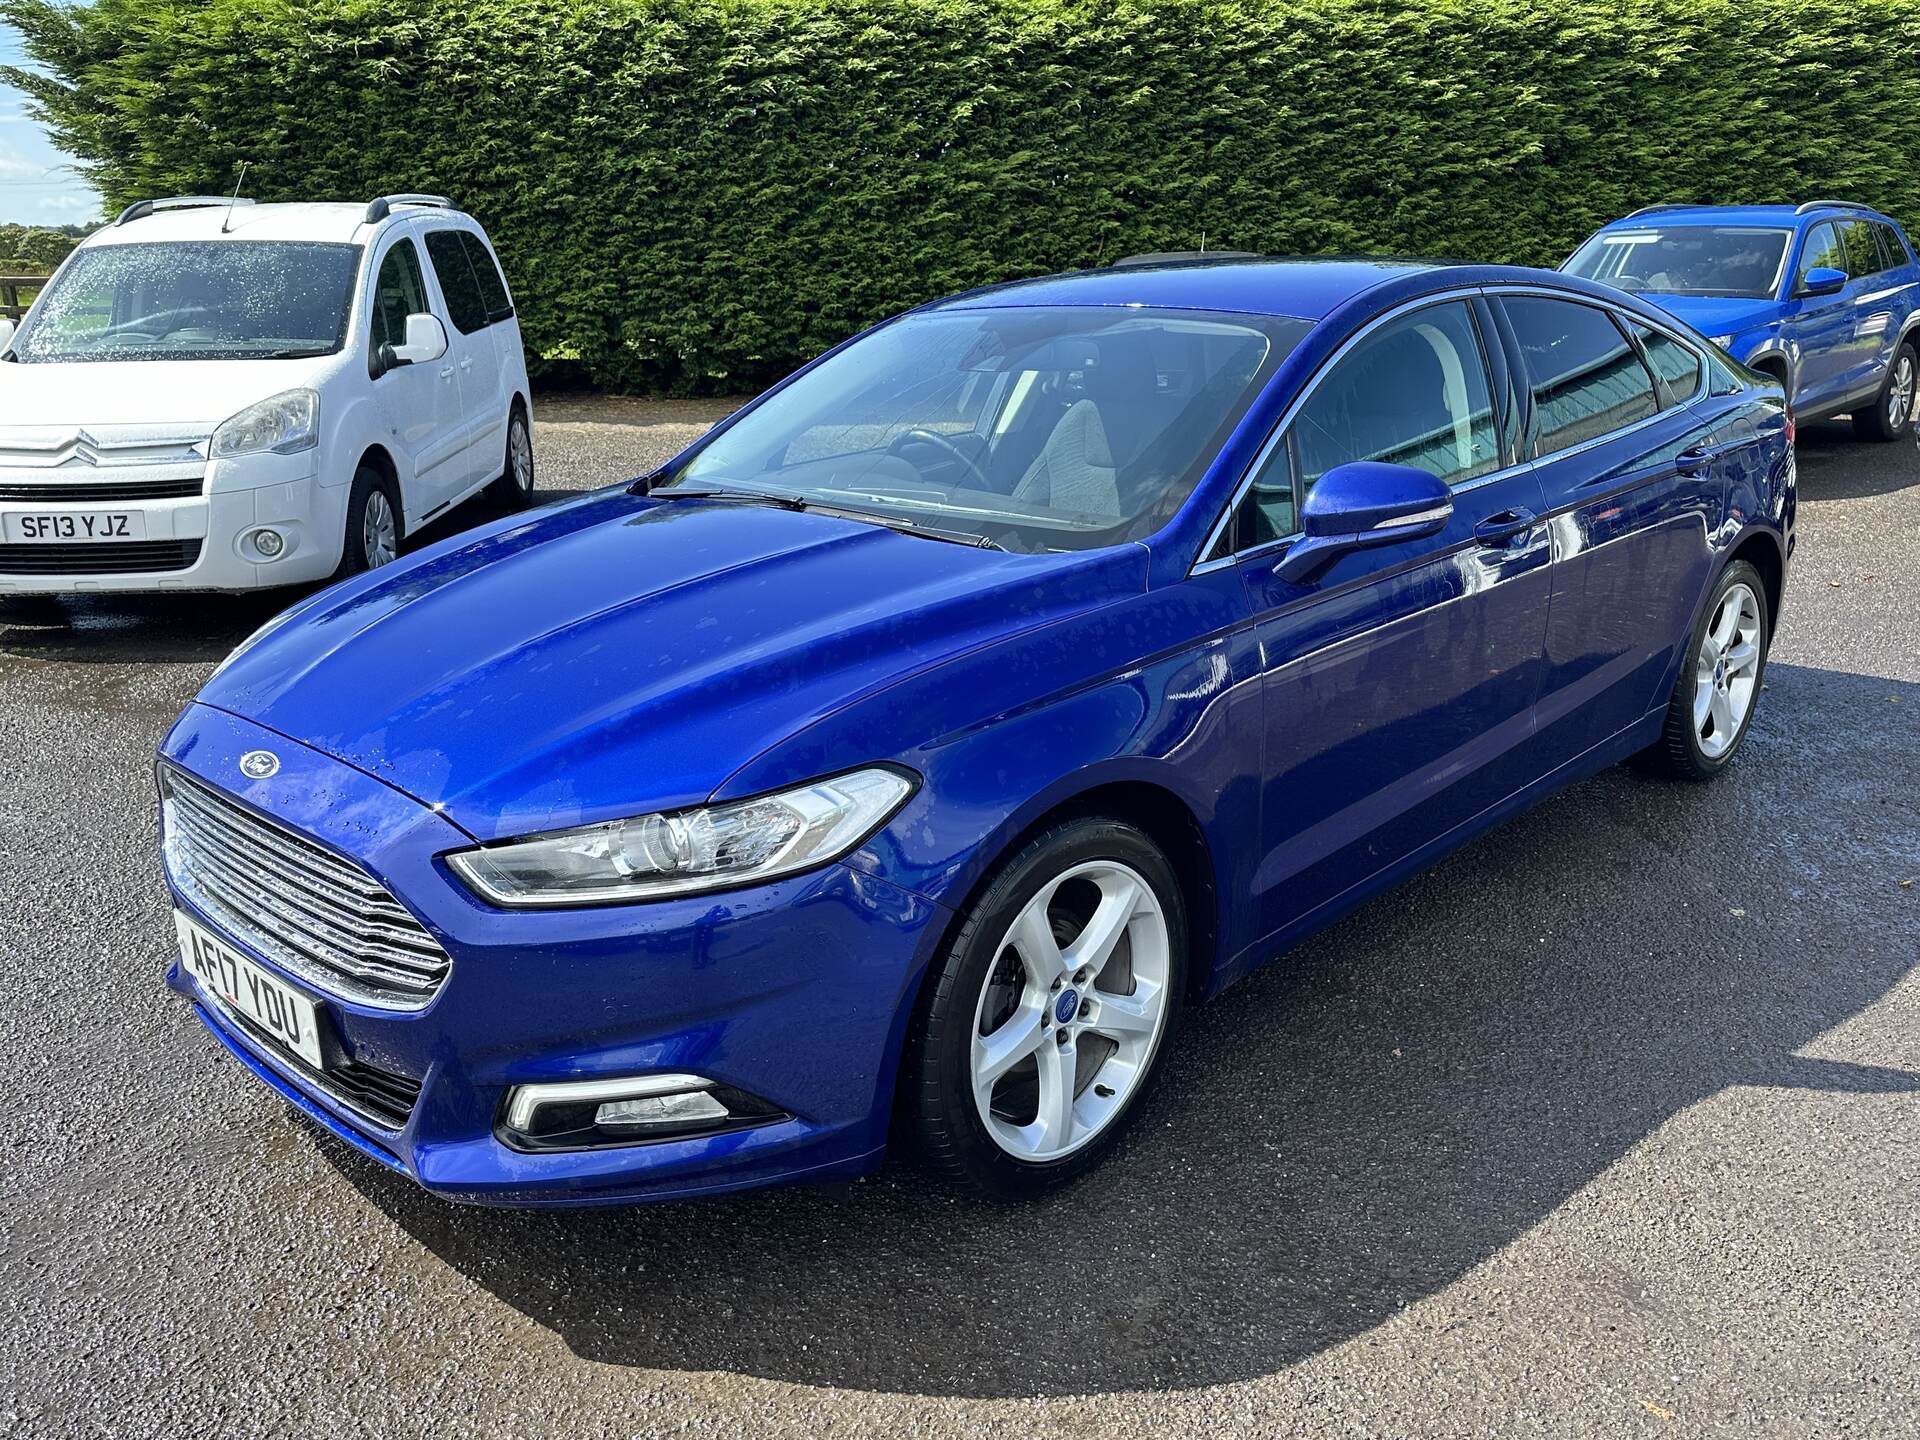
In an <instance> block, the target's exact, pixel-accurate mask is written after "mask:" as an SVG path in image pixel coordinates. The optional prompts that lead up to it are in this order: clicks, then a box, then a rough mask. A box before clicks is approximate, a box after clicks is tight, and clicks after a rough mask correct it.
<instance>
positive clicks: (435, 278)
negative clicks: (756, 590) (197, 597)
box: [0, 195, 533, 603]
mask: <svg viewBox="0 0 1920 1440" xmlns="http://www.w3.org/2000/svg"><path fill="white" fill-rule="evenodd" d="M529 413H530V412H529V408H528V389H527V366H526V357H525V355H524V354H523V353H522V351H521V345H520V326H519V322H518V321H517V320H516V319H515V317H514V308H513V299H512V296H511V294H510V292H509V291H508V289H507V283H506V280H505V278H504V277H503V276H502V275H501V273H500V267H499V263H498V261H497V260H496V259H495V258H494V254H493V249H492V246H491V245H490V244H489V243H488V241H487V237H486V235H485V234H484V233H483V232H482V231H481V229H480V226H479V225H478V224H476V223H475V222H474V220H473V219H472V218H471V217H469V216H467V215H464V214H462V213H461V212H460V211H458V210H456V209H455V208H453V206H452V204H451V202H449V201H447V200H445V199H443V198H441V197H439V196H432V195H388V196H384V197H382V198H381V199H378V200H375V201H373V202H372V203H371V204H364V205H362V204H352V205H343V204H323V205H254V204H249V203H248V202H246V201H244V200H242V201H239V202H233V201H229V200H227V199H226V198H224V197H206V196H181V197H179V198H176V199H171V200H143V201H141V202H139V203H138V204H135V205H131V206H129V207H127V209H126V210H125V211H123V212H122V213H121V215H120V217H119V218H118V219H117V220H115V221H114V222H113V224H111V225H109V226H106V227H104V228H102V229H100V230H98V231H96V232H95V233H94V234H92V235H90V236H88V237H87V239H86V240H85V241H84V242H83V243H82V244H81V245H80V246H79V247H78V248H77V249H76V250H75V251H74V252H73V254H72V255H70V256H69V257H68V258H67V260H66V262H65V263H64V264H63V265H61V267H60V269H59V271H58V272H57V273H56V274H55V275H54V276H53V278H52V279H51V280H49V281H48V282H47V285H46V288H45V289H44V290H42V291H41V292H40V295H39V296H38V298H37V299H36V300H35V301H34V303H33V306H32V308H31V309H29V310H28V312H27V314H26V317H25V319H23V320H22V321H21V322H20V326H19V328H18V330H15V329H14V327H13V326H12V325H11V324H10V323H9V322H6V321H0V603H4V602H5V601H6V600H7V599H8V598H9V597H16V596H26V595H48V594H60V593H69V594H70V593H75V592H95V591H129V590H144V591H165V590H250V589H255V588H259V587H265V586H273V585H286V584H293V583H298V582H302V581H312V580H320V579H324V578H326V577H328V576H330V575H336V574H349V573H352V572H354V571H358V570H365V569H370V568H372V567H373V566H376V565H382V564H385V563H386V562H387V561H389V560H391V559H393V558H394V556H395V554H396V553H398V550H399V546H400V542H401V541H402V539H403V538H404V537H405V536H406V534H407V533H408V532H409V531H411V530H413V529H414V528H416V527H417V526H419V525H420V524H421V523H422V522H424V521H427V520H431V519H433V517H435V516H436V515H438V514H440V513H441V512H442V511H445V510H448V509H451V508H452V507H453V506H455V505H458V504H459V503H460V502H461V501H462V500H465V499H466V498H467V497H468V496H470V495H473V494H475V493H476V492H478V491H481V490H484V489H488V488H489V487H493V488H494V490H495V491H496V492H497V493H498V494H499V495H500V497H501V498H502V499H503V500H505V501H507V502H508V503H518V504H523V503H525V502H526V500H527V498H528V497H529V496H530V495H531V494H532V491H533V443H532V431H531V429H530V425H529Z"/></svg>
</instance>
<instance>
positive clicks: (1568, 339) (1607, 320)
mask: <svg viewBox="0 0 1920 1440" xmlns="http://www.w3.org/2000/svg"><path fill="white" fill-rule="evenodd" d="M1503 303H1504V304H1505V305H1506V308H1507V318H1508V319H1509V320H1511V321H1512V322H1513V331H1514V335H1515V337H1516V338H1517V339H1518V340H1519V342H1520V353H1521V355H1522V357H1523V358H1524V359H1525V361H1526V367H1527V377H1528V382H1529V383H1530V384H1531V386H1532V387H1533V415H1534V442H1533V453H1534V454H1535V455H1536V456H1538V455H1550V454H1552V453H1553V452H1554V451H1556V450H1565V449H1567V448H1568V447H1569V446H1572V445H1579V444H1582V443H1584V442H1585V441H1588V440H1592V439H1595V438H1596V437H1598V436H1601V435H1605V434H1607V433H1608V432H1609V431H1612V430H1618V429H1619V428H1620V427H1621V426H1623V425H1631V424H1633V423H1634V422H1635V421H1636V420H1644V419H1646V418H1647V417H1648V416H1649V415H1653V414H1656V413H1658V411H1659V409H1660V406H1659V402H1658V401H1656V400H1655V399H1654V396H1653V377H1652V376H1651V375H1649V374H1648V373H1647V367H1646V366H1645V365H1643V364H1641V363H1640V357H1639V355H1638V354H1636V353H1635V351H1634V349H1633V347H1632V346H1631V345H1629V344H1628V343H1627V337H1626V335H1625V334H1623V333H1622V332H1621V329H1620V327H1619V326H1618V325H1616V324H1615V323H1614V322H1613V317H1612V316H1611V315H1609V314H1608V313H1607V312H1606V311H1604V310H1600V309H1596V308H1595V307H1594V306H1591V305H1580V304H1576V303H1574V302H1573V301H1570V300H1546V299H1542V298H1540V297H1538V296H1533V295H1509V296H1507V297H1506V298H1505V300H1504V302H1503Z"/></svg>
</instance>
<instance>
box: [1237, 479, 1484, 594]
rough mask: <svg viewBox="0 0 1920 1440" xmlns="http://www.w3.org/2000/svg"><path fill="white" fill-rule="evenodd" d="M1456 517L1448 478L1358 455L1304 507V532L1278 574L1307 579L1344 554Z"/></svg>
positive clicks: (1432, 529)
mask: <svg viewBox="0 0 1920 1440" xmlns="http://www.w3.org/2000/svg"><path fill="white" fill-rule="evenodd" d="M1452 518H1453V492H1452V491H1451V490H1449V489H1448V488H1447V482H1446V481H1444V480H1442V479H1440V478H1438V477H1437V476H1434V475H1429V474H1428V473H1427V472H1426V471H1424V470H1419V469H1416V468H1415V467H1413V466H1411V465H1387V464H1382V463H1381V462H1380V461H1377V460H1355V461H1352V462H1351V463H1349V464H1346V465H1336V466H1334V467H1333V469H1331V470H1329V471H1327V473H1326V474H1324V475H1322V476H1321V477H1320V479H1319V482H1318V483H1317V484H1315V485H1314V487H1313V489H1311V490H1309V491H1308V492H1307V499H1306V503H1305V504H1303V505H1302V506H1301V507H1300V529H1301V531H1302V532H1303V538H1301V539H1299V540H1296V541H1294V542H1293V548H1292V549H1290V550H1289V551H1287V553H1286V554H1285V555H1284V556H1283V557H1282V558H1281V561H1280V563H1279V564H1278V565H1276V566H1275V567H1274V574H1275V575H1277V576H1278V577H1279V578H1280V579H1282V580H1285V581H1287V582H1288V583H1290V584H1294V585H1304V584H1306V583H1307V582H1308V581H1309V580H1311V579H1313V577H1314V576H1316V575H1318V574H1319V573H1320V572H1321V571H1322V570H1324V569H1326V568H1327V566H1329V565H1331V564H1332V563H1333V562H1334V561H1335V560H1338V559H1339V558H1340V557H1341V556H1342V555H1345V554H1347V553H1349V552H1350V551H1354V550H1371V549H1373V548H1374V547H1376V546H1380V545H1397V544H1399V543H1400V542H1401V541H1403V540H1418V539H1420V538H1421V537H1422V536H1425V535H1437V534H1439V533H1440V531H1442V530H1444V529H1445V528H1446V525H1447V522H1448V521H1449V520H1451V519H1452Z"/></svg>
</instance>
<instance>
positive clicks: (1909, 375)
mask: <svg viewBox="0 0 1920 1440" xmlns="http://www.w3.org/2000/svg"><path fill="white" fill-rule="evenodd" d="M1916 383H1920V359H1916V358H1915V356H1914V349H1913V342H1912V341H1908V340H1903V341H1901V342H1900V348H1899V349H1898V350H1896V351H1894V352H1893V363H1892V364H1891V365H1889V366H1887V379H1886V383H1885V384H1884V385H1882V386H1881V387H1880V396H1879V398H1878V399H1877V400H1875V401H1874V403H1873V405H1872V407H1871V408H1869V409H1865V410H1860V411H1857V412H1855V414H1854V417H1853V428H1854V433H1856V434H1857V435H1859V436H1860V438H1861V439H1863V440H1898V439H1900V438H1901V437H1902V436H1903V435H1910V434H1912V433H1913V408H1914V387H1915V385H1916Z"/></svg>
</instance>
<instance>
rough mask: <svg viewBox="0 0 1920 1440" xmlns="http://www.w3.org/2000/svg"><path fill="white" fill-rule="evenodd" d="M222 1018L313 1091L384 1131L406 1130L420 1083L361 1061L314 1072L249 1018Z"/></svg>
mask: <svg viewBox="0 0 1920 1440" xmlns="http://www.w3.org/2000/svg"><path fill="white" fill-rule="evenodd" d="M220 1018H221V1019H222V1020H224V1021H226V1022H227V1023H228V1024H229V1025H232V1026H235V1027H236V1028H237V1029H239V1030H240V1031H241V1033H243V1034H244V1035H245V1036H246V1037H247V1038H248V1039H249V1040H251V1041H252V1042H253V1043H254V1045H255V1046H256V1047H257V1048H258V1049H259V1050H260V1052H261V1053H262V1054H264V1055H266V1056H268V1057H270V1058H271V1059H272V1060H273V1062H274V1064H276V1065H278V1066H279V1067H280V1068H281V1069H283V1070H285V1071H286V1072H287V1073H288V1074H289V1075H292V1076H295V1077H297V1078H298V1079H299V1080H300V1082H301V1083H302V1084H303V1085H305V1086H307V1087H308V1088H310V1089H314V1090H319V1091H322V1092H323V1093H325V1094H326V1095H327V1096H329V1097H330V1098H331V1099H333V1100H335V1101H337V1102H339V1103H340V1104H342V1105H344V1106H346V1108H347V1109H349V1110H351V1111H353V1112H354V1113H355V1114H356V1115H359V1116H360V1117H361V1118H362V1119H366V1120H371V1121H372V1122H373V1123H374V1124H376V1125H378V1126H380V1127H381V1128H382V1129H383V1130H404V1129H406V1128H407V1121H408V1120H409V1119H410V1118H412V1115H413V1107H414V1105H415V1104H416V1103H417V1102H418V1101H419V1099H420V1082H419V1081H418V1080H411V1079H408V1078H407V1077H406V1076H405V1075H396V1074H394V1073H393V1072H392V1071H391V1070H382V1069H380V1068H379V1067H378V1066H376V1065H364V1064H362V1063H361V1062H360V1061H358V1060H349V1061H347V1062H346V1063H345V1064H341V1065H335V1066H332V1067H331V1068H329V1069H326V1070H315V1069H314V1068H313V1067H312V1066H310V1065H307V1064H304V1063H303V1062H301V1061H300V1060H298V1059H296V1058H295V1057H294V1056H292V1055H290V1054H288V1053H287V1052H286V1051H285V1050H284V1049H282V1048H281V1047H280V1046H279V1045H278V1044H276V1043H275V1042H274V1041H273V1040H272V1038H271V1037H269V1036H268V1035H267V1033H266V1032H265V1031H263V1030H262V1029H261V1028H260V1027H259V1026H258V1025H255V1024H254V1023H253V1022H252V1021H251V1020H249V1019H247V1017H246V1016H244V1015H241V1014H238V1013H237V1012H235V1011H232V1010H226V1009H223V1010H221V1012H220Z"/></svg>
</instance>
